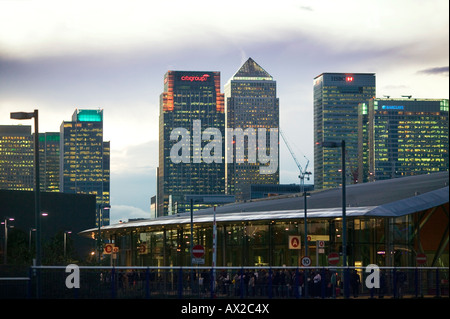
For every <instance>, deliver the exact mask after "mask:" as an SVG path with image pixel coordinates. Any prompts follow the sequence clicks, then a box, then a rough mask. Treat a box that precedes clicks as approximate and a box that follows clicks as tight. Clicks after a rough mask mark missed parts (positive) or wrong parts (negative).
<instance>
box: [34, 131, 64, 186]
mask: <svg viewBox="0 0 450 319" xmlns="http://www.w3.org/2000/svg"><path fill="white" fill-rule="evenodd" d="M59 136H60V135H59V132H46V133H39V161H40V165H39V170H40V179H39V180H40V185H41V187H40V189H41V191H44V192H59V157H60V153H59V147H60V138H59Z"/></svg>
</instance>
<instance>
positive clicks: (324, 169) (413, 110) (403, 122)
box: [314, 73, 449, 189]
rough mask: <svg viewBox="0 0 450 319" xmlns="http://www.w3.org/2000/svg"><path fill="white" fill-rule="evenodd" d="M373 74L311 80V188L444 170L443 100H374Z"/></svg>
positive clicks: (446, 149)
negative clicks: (331, 144) (339, 146)
mask: <svg viewBox="0 0 450 319" xmlns="http://www.w3.org/2000/svg"><path fill="white" fill-rule="evenodd" d="M375 92H376V85H375V74H374V73H323V74H321V75H319V76H317V77H316V78H315V79H314V187H315V189H323V188H331V187H338V186H339V185H341V184H342V177H341V175H342V174H341V169H342V160H341V155H342V154H341V153H340V152H339V151H338V150H336V149H333V148H327V147H326V146H324V145H323V142H324V141H327V142H342V141H345V165H346V172H348V174H347V176H346V178H347V179H348V181H346V182H347V183H353V184H355V183H361V182H368V181H375V180H382V179H389V178H395V177H401V176H409V175H419V174H427V173H433V172H438V171H448V167H449V156H448V155H449V154H448V153H449V143H448V140H449V136H448V133H449V132H448V120H449V118H448V99H423V98H421V99H418V98H413V97H412V96H403V97H402V98H390V97H386V98H376V94H375Z"/></svg>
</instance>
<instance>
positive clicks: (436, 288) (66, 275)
mask: <svg viewBox="0 0 450 319" xmlns="http://www.w3.org/2000/svg"><path fill="white" fill-rule="evenodd" d="M76 268H77V269H78V270H79V272H78V274H75V273H73V274H72V273H71V272H70V270H67V271H66V267H64V266H41V267H31V268H30V272H29V277H16V278H14V277H10V278H0V298H52V299H72V298H75V299H84V298H95V299H115V298H120V299H127V298H133V299H138V298H147V299H154V298H156V299H157V298H165V299H167V298H174V299H185V298H191V299H212V298H222V299H223V298H227V299H228V298H229V299H232V298H235V299H246V298H252V299H272V298H274V299H275V298H283V299H288V298H432V297H446V298H448V297H449V285H448V279H449V269H448V268H442V267H397V268H392V267H379V274H378V275H379V276H378V277H377V278H379V280H378V281H377V286H376V287H375V288H371V287H373V285H369V288H368V286H367V284H366V280H369V281H370V280H371V278H368V276H370V275H371V273H370V272H366V268H361V267H345V268H344V267H334V268H325V267H319V268H316V267H301V268H297V267H269V268H264V267H216V268H214V269H213V268H210V267H90V266H79V267H76ZM75 275H77V276H78V275H79V276H78V277H77V278H76V279H79V282H77V283H79V288H68V287H71V285H70V283H71V282H70V281H71V280H72V279H74V280H75V277H73V276H75ZM305 279H306V280H305ZM68 281H69V284H68ZM372 281H373V280H372ZM378 284H379V288H378Z"/></svg>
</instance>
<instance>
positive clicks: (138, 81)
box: [0, 0, 449, 223]
mask: <svg viewBox="0 0 450 319" xmlns="http://www.w3.org/2000/svg"><path fill="white" fill-rule="evenodd" d="M448 12H449V1H448V0H429V1H419V0H378V1H365V0H359V1H357V0H352V1H350V0H341V1H335V0H296V1H294V0H281V1H265V0H259V1H254V0H246V1H243V0H239V1H236V0H228V1H225V2H224V1H211V0H208V1H203V0H191V1H185V0H180V1H178V0H172V1H148V0H144V1H138V0H127V1H115V0H108V1H106V0H105V1H99V0H89V1H84V0H78V1H66V0H55V1H50V0H49V1H44V0H42V1H38V0H0V125H9V124H17V121H11V120H10V119H9V113H10V112H11V111H32V110H34V109H35V108H38V109H39V112H40V113H39V115H40V124H39V125H40V127H39V129H40V131H41V132H45V131H47V132H51V131H59V126H60V124H61V123H62V121H64V120H65V121H68V120H70V119H71V115H72V113H73V112H74V110H75V109H76V108H101V109H103V110H104V135H105V140H110V141H111V148H112V154H111V204H112V210H111V219H112V223H115V222H117V221H118V220H119V219H128V218H136V217H149V211H150V208H149V202H150V197H151V196H153V195H155V194H156V185H155V170H156V167H157V156H158V149H157V138H158V116H159V95H160V94H161V92H162V90H163V76H164V74H165V73H166V72H167V71H168V70H199V71H220V72H221V80H222V87H223V85H224V84H225V83H226V82H227V81H228V80H229V79H230V77H231V76H232V75H233V74H234V73H235V72H236V71H237V70H238V69H239V67H240V66H241V65H242V64H243V63H244V62H245V60H247V59H248V57H252V58H253V59H254V60H255V61H256V62H257V63H258V64H260V65H261V66H262V67H263V68H264V69H265V70H266V71H267V72H269V73H270V74H271V75H272V76H273V77H274V80H276V81H277V95H278V97H279V99H280V126H281V129H282V130H283V131H284V132H285V134H286V136H287V137H288V139H289V142H290V144H291V146H292V149H293V150H294V152H295V154H296V157H297V158H298V159H299V161H300V163H301V164H302V165H305V164H306V160H307V159H309V160H310V166H309V168H310V169H311V170H313V167H314V163H313V90H312V85H313V79H314V77H315V76H317V75H319V74H321V73H323V72H348V73H357V72H360V73H362V72H373V73H376V81H377V97H383V96H384V95H390V96H391V97H400V96H401V95H412V96H413V97H417V98H449V13H448ZM23 124H25V123H23ZM30 124H31V123H30ZM280 154H281V160H280V172H281V182H282V183H298V169H297V167H296V165H295V162H294V160H293V159H292V157H291V155H290V154H289V152H288V150H287V149H286V147H285V145H284V144H283V143H281V149H280Z"/></svg>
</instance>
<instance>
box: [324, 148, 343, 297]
mask: <svg viewBox="0 0 450 319" xmlns="http://www.w3.org/2000/svg"><path fill="white" fill-rule="evenodd" d="M322 146H323V147H330V148H339V147H340V148H341V152H342V154H341V156H342V265H343V266H344V267H346V266H347V216H346V206H347V203H346V193H345V175H346V174H345V140H342V141H341V142H340V143H339V142H323V143H322ZM347 273H348V271H346V270H344V296H345V297H347V296H348V274H347Z"/></svg>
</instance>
